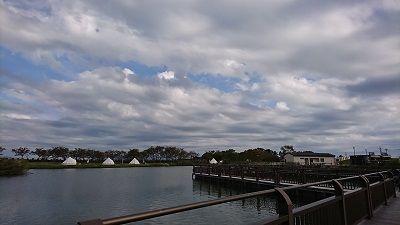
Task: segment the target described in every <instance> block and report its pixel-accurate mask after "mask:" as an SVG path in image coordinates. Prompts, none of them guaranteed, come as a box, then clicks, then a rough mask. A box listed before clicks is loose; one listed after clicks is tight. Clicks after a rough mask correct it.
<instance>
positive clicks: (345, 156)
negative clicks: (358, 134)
mask: <svg viewBox="0 0 400 225" xmlns="http://www.w3.org/2000/svg"><path fill="white" fill-rule="evenodd" d="M348 159H350V157H349V156H347V154H345V155H339V156H338V157H337V160H338V161H339V162H341V161H344V160H348Z"/></svg>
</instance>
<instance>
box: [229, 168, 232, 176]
mask: <svg viewBox="0 0 400 225" xmlns="http://www.w3.org/2000/svg"><path fill="white" fill-rule="evenodd" d="M229 178H232V172H231V166H229Z"/></svg>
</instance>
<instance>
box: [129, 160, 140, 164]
mask: <svg viewBox="0 0 400 225" xmlns="http://www.w3.org/2000/svg"><path fill="white" fill-rule="evenodd" d="M129 164H133V165H139V164H140V162H139V161H138V160H137V159H136V158H133V159H132V161H131V162H130V163H129Z"/></svg>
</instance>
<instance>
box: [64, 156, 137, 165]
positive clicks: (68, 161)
mask: <svg viewBox="0 0 400 225" xmlns="http://www.w3.org/2000/svg"><path fill="white" fill-rule="evenodd" d="M61 164H63V165H68V166H73V165H76V160H75V159H74V158H71V157H68V158H67V159H66V160H65V161H64V162H62V163H61ZM102 164H103V165H115V163H114V161H113V160H112V159H110V158H107V159H106V160H104V162H103V163H102ZM129 164H131V165H139V164H140V163H139V160H137V159H136V158H133V159H132V161H130V162H129Z"/></svg>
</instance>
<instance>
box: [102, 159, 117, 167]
mask: <svg viewBox="0 0 400 225" xmlns="http://www.w3.org/2000/svg"><path fill="white" fill-rule="evenodd" d="M102 164H103V165H115V163H114V161H113V160H112V159H110V158H107V159H106V160H104V162H103V163H102Z"/></svg>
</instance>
